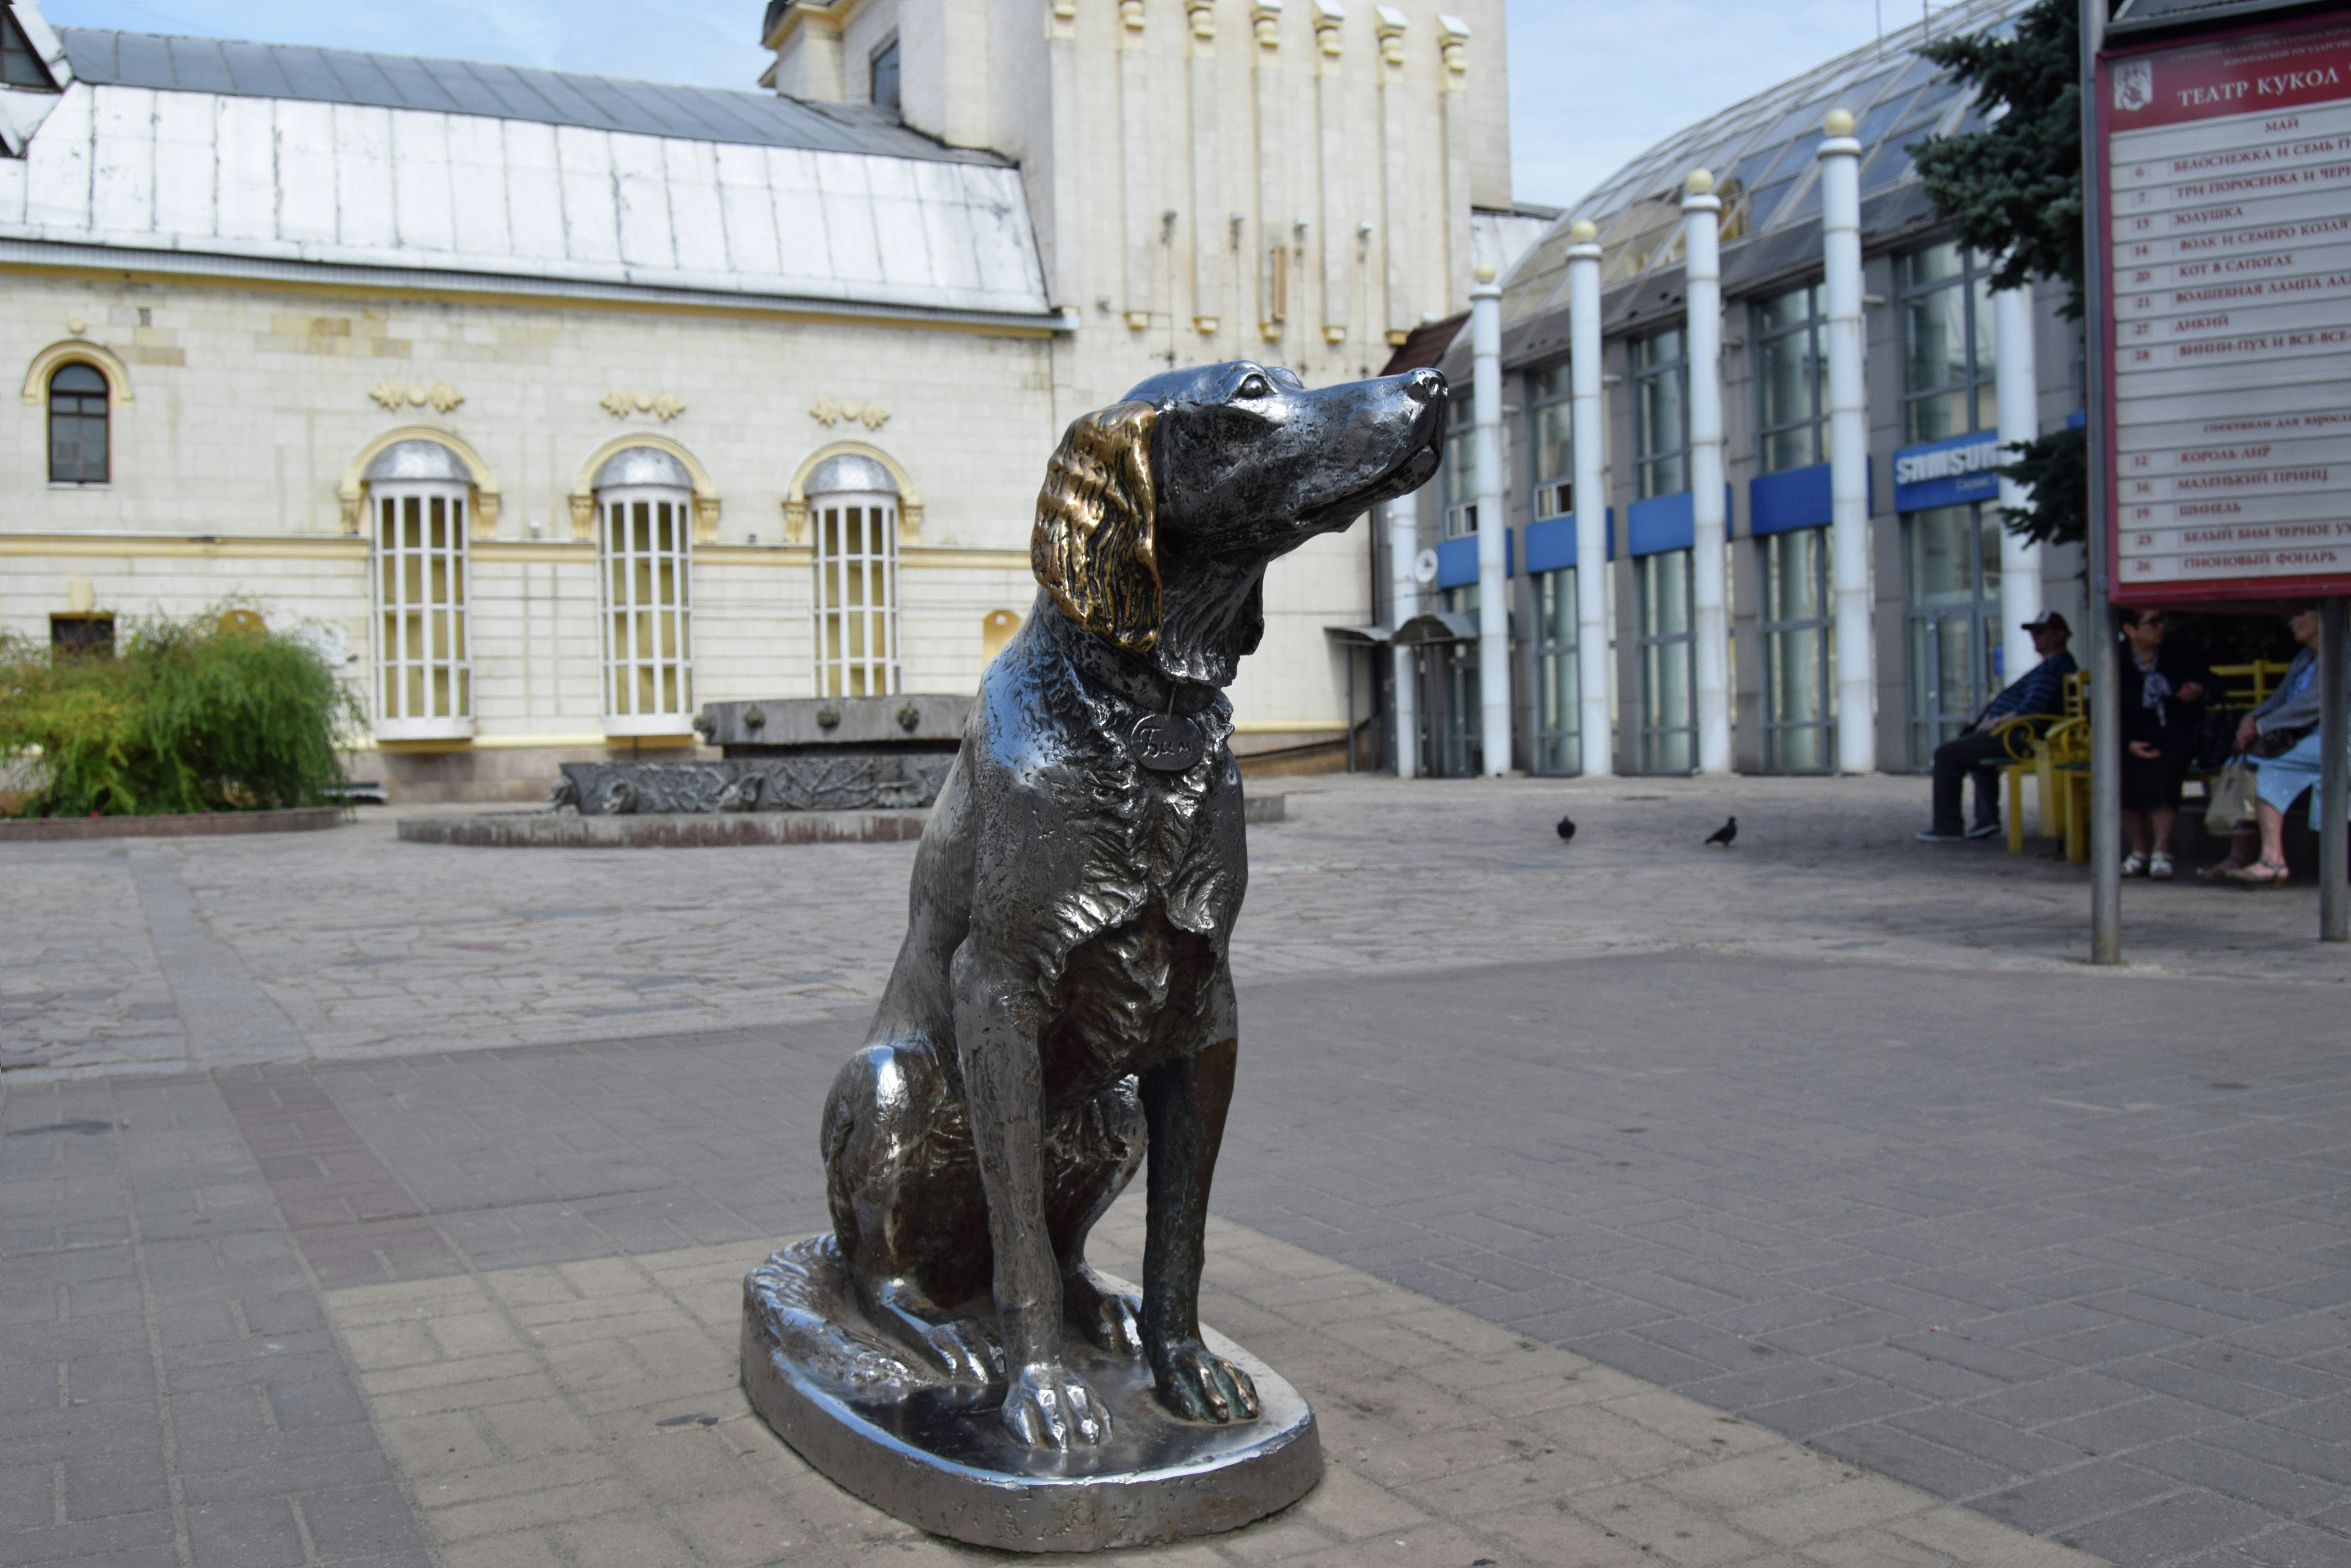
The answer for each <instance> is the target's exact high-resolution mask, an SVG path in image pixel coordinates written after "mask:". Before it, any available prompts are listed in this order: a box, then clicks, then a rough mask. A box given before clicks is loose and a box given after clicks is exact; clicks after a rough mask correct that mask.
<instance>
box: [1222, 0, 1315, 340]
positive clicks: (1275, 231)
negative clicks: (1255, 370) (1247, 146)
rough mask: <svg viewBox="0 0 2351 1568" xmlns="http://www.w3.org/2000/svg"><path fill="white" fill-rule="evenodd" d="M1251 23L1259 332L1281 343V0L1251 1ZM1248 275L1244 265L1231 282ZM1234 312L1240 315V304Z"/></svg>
mask: <svg viewBox="0 0 2351 1568" xmlns="http://www.w3.org/2000/svg"><path fill="white" fill-rule="evenodd" d="M1249 26H1250V28H1251V30H1252V31H1253V32H1254V34H1255V36H1256V39H1257V47H1256V48H1255V49H1254V50H1253V51H1252V54H1253V56H1254V63H1255V65H1256V67H1257V68H1256V70H1255V71H1254V72H1253V73H1252V75H1253V76H1254V78H1255V81H1254V83H1253V86H1254V87H1255V89H1256V92H1257V278H1258V288H1257V333H1258V337H1259V339H1261V340H1264V341H1266V342H1269V343H1275V344H1279V343H1280V341H1281V340H1282V339H1283V337H1284V335H1285V333H1286V323H1287V322H1288V321H1289V319H1290V309H1291V306H1290V287H1291V283H1290V208H1289V205H1288V204H1287V203H1286V202H1284V201H1283V199H1282V182H1281V171H1282V164H1283V163H1284V162H1286V161H1287V159H1288V157H1289V153H1290V147H1289V138H1288V135H1287V133H1286V132H1287V121H1288V113H1287V110H1288V101H1289V100H1288V99H1285V98H1283V96H1282V91H1281V0H1254V3H1253V4H1252V5H1250V6H1249ZM1248 276H1249V272H1248V269H1247V268H1244V269H1243V270H1242V272H1241V274H1240V276H1239V277H1236V278H1234V280H1233V281H1234V283H1235V285H1236V286H1237V287H1238V286H1239V285H1240V284H1241V282H1242V280H1243V279H1244V278H1246V277H1248ZM1301 287H1302V283H1301ZM1234 311H1235V314H1237V315H1238V314H1239V312H1240V308H1239V307H1238V306H1236V307H1235V308H1234ZM1243 319H1247V318H1245V317H1244V318H1243ZM1275 351H1276V353H1277V354H1278V353H1279V352H1280V350H1278V349H1277V350H1275Z"/></svg>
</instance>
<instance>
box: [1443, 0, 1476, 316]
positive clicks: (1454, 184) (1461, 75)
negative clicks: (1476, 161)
mask: <svg viewBox="0 0 2351 1568" xmlns="http://www.w3.org/2000/svg"><path fill="white" fill-rule="evenodd" d="M1437 49H1438V51H1439V53H1440V54H1441V55H1442V56H1443V57H1444V61H1445V280H1446V282H1445V304H1446V308H1447V311H1448V312H1449V311H1454V310H1459V309H1461V308H1463V307H1464V306H1466V305H1467V304H1468V298H1467V297H1466V296H1464V295H1463V294H1462V292H1461V280H1462V279H1463V278H1465V277H1468V276H1469V268H1470V266H1471V265H1472V262H1473V260H1474V257H1472V256H1471V255H1470V250H1471V246H1470V240H1469V163H1470V154H1469V139H1470V134H1471V128H1470V121H1469V115H1470V107H1469V24H1468V23H1467V22H1465V21H1463V20H1462V19H1461V18H1460V17H1458V16H1446V15H1444V14H1442V13H1439V14H1438V16H1437Z"/></svg>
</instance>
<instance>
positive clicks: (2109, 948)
mask: <svg viewBox="0 0 2351 1568" xmlns="http://www.w3.org/2000/svg"><path fill="white" fill-rule="evenodd" d="M2105 37H2106V0H2082V237H2083V240H2084V243H2085V246H2086V255H2087V263H2088V264H2087V265H2086V266H2085V267H2084V268H2083V277H2084V278H2085V281H2086V282H2087V284H2088V285H2089V287H2087V288H2086V289H2085V291H2084V292H2085V294H2086V295H2087V296H2088V298H2087V300H2086V303H2087V306H2088V308H2087V309H2086V310H2085V312H2084V318H2085V319H2084V322H2083V325H2084V328H2085V338H2086V340H2087V341H2086V348H2087V352H2088V361H2089V366H2090V376H2089V393H2090V395H2089V405H2090V406H2089V423H2088V434H2089V454H2088V457H2089V469H2090V472H2089V481H2090V483H2089V529H2088V533H2089V538H2088V545H2089V558H2090V559H2089V567H2090V583H2089V588H2090V602H2089V613H2088V614H2087V615H2086V616H2085V617H2084V619H2085V620H2086V621H2087V622H2089V624H2088V625H2086V626H2085V627H2084V628H2083V630H2084V631H2085V632H2087V633H2088V634H2089V638H2090V962H2092V963H2093V964H2119V963H2121V962H2122V961H2123V865H2122V747H2120V746H2119V745H2117V744H2116V736H2117V734H2118V733H2119V729H2120V726H2121V724H2122V687H2121V673H2120V670H2119V668H2118V667H2117V661H2116V650H2115V614H2114V610H2113V607H2112V606H2111V605H2109V604H2108V603H2107V601H2106V591H2107V587H2106V585H2107V581H2108V575H2107V574H2108V571H2109V570H2110V569H2109V566H2108V562H2107V548H2108V544H2109V540H2108V538H2107V524H2108V522H2109V521H2110V517H2109V516H2108V514H2109V512H2110V511H2111V509H2112V507H2113V505H2114V498H2113V495H2112V485H2111V473H2110V465H2111V462H2112V459H2111V456H2110V455H2109V454H2108V452H2107V449H2106V413H2107V410H2108V407H2109V406H2110V404H2111V403H2112V402H2113V398H2114V392H2113V386H2114V374H2115V366H2114V345H2113V344H2111V343H2109V342H2108V341H2107V340H2106V291H2107V289H2108V288H2109V287H2111V286H2112V283H2113V279H2111V278H2110V277H2107V275H2106V271H2105V260H2104V258H2105V246H2103V245H2102V244H2100V241H2101V240H2102V239H2103V238H2104V237H2105V225H2106V191H2105V173H2106V171H2105V156H2104V150H2103V149H2102V148H2101V147H2100V145H2099V142H2098V93H2097V85H2098V50H2099V49H2100V48H2101V47H2104V45H2105Z"/></svg>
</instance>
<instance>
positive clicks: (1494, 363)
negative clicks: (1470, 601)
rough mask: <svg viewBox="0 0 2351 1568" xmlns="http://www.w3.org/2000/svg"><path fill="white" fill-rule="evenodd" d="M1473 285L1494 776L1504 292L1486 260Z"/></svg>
mask: <svg viewBox="0 0 2351 1568" xmlns="http://www.w3.org/2000/svg"><path fill="white" fill-rule="evenodd" d="M1477 278H1478V281H1477V283H1476V284H1475V285H1473V286H1472V287H1471V288H1470V290H1469V353H1470V366H1471V370H1470V387H1471V393H1472V395H1471V409H1472V413H1473V414H1474V417H1475V419H1476V421H1477V438H1476V446H1477V453H1478V492H1477V494H1478V696H1479V708H1480V710H1481V712H1480V716H1479V718H1480V724H1481V727H1482V732H1481V734H1480V735H1479V746H1480V747H1482V748H1483V750H1484V751H1485V754H1486V776H1487V777H1488V778H1489V779H1499V778H1500V777H1501V776H1502V775H1503V774H1505V773H1508V772H1509V771H1510V579H1509V578H1508V577H1506V576H1505V575H1504V556H1503V551H1504V550H1505V549H1507V548H1508V547H1507V546H1506V545H1505V544H1504V543H1503V538H1504V534H1505V530H1506V528H1507V527H1508V515H1507V513H1506V512H1505V510H1504V507H1505V504H1506V503H1505V502H1504V500H1503V492H1504V486H1505V485H1506V484H1507V482H1508V476H1506V475H1505V474H1504V473H1503V472H1502V289H1501V286H1500V285H1499V284H1498V283H1496V282H1495V281H1494V264H1493V263H1492V262H1489V261H1481V262H1479V264H1478V272H1477Z"/></svg>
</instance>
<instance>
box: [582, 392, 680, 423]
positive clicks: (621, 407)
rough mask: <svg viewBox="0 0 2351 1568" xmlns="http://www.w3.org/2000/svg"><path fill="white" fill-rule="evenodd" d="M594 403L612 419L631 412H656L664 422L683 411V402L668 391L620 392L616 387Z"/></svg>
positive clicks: (622, 416) (627, 415)
mask: <svg viewBox="0 0 2351 1568" xmlns="http://www.w3.org/2000/svg"><path fill="white" fill-rule="evenodd" d="M596 403H597V406H598V407H600V408H601V409H602V410H603V411H604V412H605V413H609V414H611V416H612V417H613V418H614V419H626V418H628V417H629V415H630V414H632V413H657V414H659V415H661V421H662V423H664V424H667V423H669V422H670V421H671V420H673V419H675V418H676V417H677V416H678V415H679V414H681V413H684V412H685V404H684V403H682V402H678V400H677V399H676V398H674V397H673V396H672V395H670V394H669V393H668V392H622V391H620V390H618V389H617V388H616V389H614V390H613V391H611V392H606V393H605V394H604V395H603V396H602V397H601V398H598V399H597V400H596Z"/></svg>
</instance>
